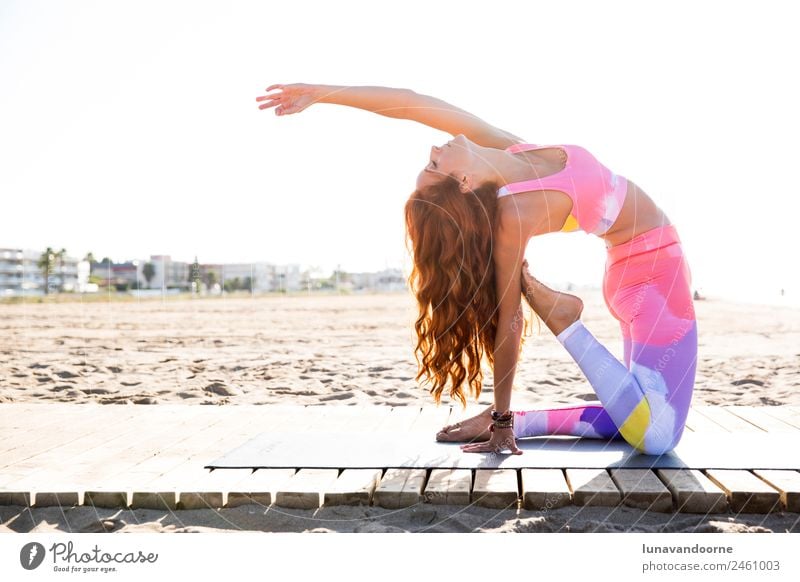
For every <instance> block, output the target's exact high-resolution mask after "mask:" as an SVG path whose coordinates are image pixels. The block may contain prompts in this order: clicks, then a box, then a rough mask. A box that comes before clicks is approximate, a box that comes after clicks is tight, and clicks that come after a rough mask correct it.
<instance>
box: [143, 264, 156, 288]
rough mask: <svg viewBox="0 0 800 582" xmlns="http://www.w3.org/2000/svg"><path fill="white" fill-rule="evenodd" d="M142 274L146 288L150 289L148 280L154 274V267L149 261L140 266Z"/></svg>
mask: <svg viewBox="0 0 800 582" xmlns="http://www.w3.org/2000/svg"><path fill="white" fill-rule="evenodd" d="M142 275H143V276H144V278H145V280H146V281H147V288H148V289H150V281H151V280H152V279H153V277H155V276H156V268H155V266H154V265H153V263H151V262H147V263H145V264H144V267H142Z"/></svg>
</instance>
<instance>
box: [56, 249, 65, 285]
mask: <svg viewBox="0 0 800 582" xmlns="http://www.w3.org/2000/svg"><path fill="white" fill-rule="evenodd" d="M55 255H56V260H58V268H59V271H60V274H61V283H60V286H59V289H58V290H59V292H62V293H63V292H64V259H65V258H66V256H67V249H65V248H64V247H61V250H60V251H58V252H57V253H56V254H55Z"/></svg>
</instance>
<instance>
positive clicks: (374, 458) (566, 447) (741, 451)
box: [206, 431, 800, 469]
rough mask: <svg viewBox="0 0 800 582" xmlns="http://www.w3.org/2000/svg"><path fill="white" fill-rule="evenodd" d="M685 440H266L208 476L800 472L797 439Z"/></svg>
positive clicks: (222, 461)
mask: <svg viewBox="0 0 800 582" xmlns="http://www.w3.org/2000/svg"><path fill="white" fill-rule="evenodd" d="M797 432H798V435H799V436H797V437H795V436H793V435H791V434H790V433H781V434H769V433H765V434H763V435H762V434H758V433H747V434H745V433H741V434H736V433H694V432H689V431H687V432H685V433H684V435H683V438H682V439H681V441H680V443H679V444H678V446H677V447H676V448H675V449H673V450H672V451H670V452H669V453H667V454H664V455H657V456H655V455H644V454H641V453H639V452H637V451H636V450H635V449H634V448H633V447H631V446H630V445H629V444H628V443H627V442H625V441H624V440H621V439H620V440H611V441H608V440H601V439H589V438H579V437H570V436H548V437H531V438H525V439H517V446H518V447H519V448H520V449H522V451H523V454H522V455H511V454H497V453H465V452H462V451H461V449H460V448H459V445H460V444H462V443H441V442H437V441H436V440H435V439H434V436H433V434H428V433H413V432H412V433H402V434H401V433H397V434H393V433H386V432H381V433H368V432H367V433H365V432H346V431H304V432H299V431H291V432H290V431H278V432H264V433H261V434H259V435H258V436H256V437H254V438H252V439H250V440H248V441H247V442H245V443H243V444H242V445H241V446H239V447H236V448H235V449H233V450H231V451H230V452H228V453H226V454H225V455H223V456H221V457H219V458H218V459H216V460H214V461H213V462H211V463H209V464H208V465H206V467H207V468H215V469H222V468H288V467H296V468H337V469H350V468H383V467H385V468H390V467H397V468H403V467H405V468H445V469H449V468H470V469H494V468H513V469H517V468H587V469H590V468H607V467H628V468H664V469H667V468H674V469H679V468H689V469H800V453H798V451H800V431H797Z"/></svg>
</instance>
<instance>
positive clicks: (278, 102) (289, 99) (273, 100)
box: [256, 83, 318, 115]
mask: <svg viewBox="0 0 800 582" xmlns="http://www.w3.org/2000/svg"><path fill="white" fill-rule="evenodd" d="M274 89H279V90H280V92H279V93H272V94H270V95H262V96H260V97H256V101H259V102H263V103H261V104H260V105H259V106H258V108H259V109H269V108H270V107H275V115H289V114H291V113H300V112H301V111H303V110H304V109H306V108H307V107H308V106H309V105H311V104H313V103H315V102H316V100H317V98H318V94H317V93H318V91H317V86H316V85H309V84H306V83H292V84H290V85H281V84H275V85H270V86H269V87H267V89H266V91H267V92H268V93H269V92H270V91H272V90H274Z"/></svg>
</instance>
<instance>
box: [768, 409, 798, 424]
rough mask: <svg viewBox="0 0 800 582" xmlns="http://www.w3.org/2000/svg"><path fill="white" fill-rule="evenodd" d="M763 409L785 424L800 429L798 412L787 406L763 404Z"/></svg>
mask: <svg viewBox="0 0 800 582" xmlns="http://www.w3.org/2000/svg"><path fill="white" fill-rule="evenodd" d="M763 411H764V412H766V413H767V414H769V415H770V416H774V417H775V418H777V419H779V420H781V421H783V422H785V423H786V424H789V425H791V426H793V427H795V428H797V429H800V414H798V413H797V412H795V411H794V410H792V409H791V408H790V407H788V406H764V407H763Z"/></svg>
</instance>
